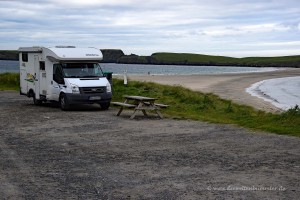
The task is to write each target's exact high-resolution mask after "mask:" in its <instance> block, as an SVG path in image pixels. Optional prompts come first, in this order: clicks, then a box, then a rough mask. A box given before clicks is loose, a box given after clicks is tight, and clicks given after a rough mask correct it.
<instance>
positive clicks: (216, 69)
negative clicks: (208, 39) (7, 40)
mask: <svg viewBox="0 0 300 200" xmlns="http://www.w3.org/2000/svg"><path fill="white" fill-rule="evenodd" d="M101 66H102V68H103V71H106V72H113V74H124V72H125V71H126V72H127V74H137V75H138V74H140V75H146V74H151V75H183V74H185V75H191V74H222V73H246V72H263V71H273V70H276V68H270V67H268V68H261V67H233V66H226V67H221V66H180V65H133V64H115V63H102V64H101ZM5 72H15V73H18V72H19V61H8V60H0V73H5Z"/></svg>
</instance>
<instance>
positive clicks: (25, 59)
mask: <svg viewBox="0 0 300 200" xmlns="http://www.w3.org/2000/svg"><path fill="white" fill-rule="evenodd" d="M22 61H23V62H28V53H22Z"/></svg>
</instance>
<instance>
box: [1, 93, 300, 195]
mask: <svg viewBox="0 0 300 200" xmlns="http://www.w3.org/2000/svg"><path fill="white" fill-rule="evenodd" d="M0 110H1V112H0V158H1V159H0V199H299V195H300V191H299V188H300V187H299V186H300V178H299V174H300V159H299V158H300V145H299V144H300V138H297V137H287V136H280V135H275V134H268V133H262V132H252V131H249V130H247V129H243V128H238V127H235V126H231V125H220V124H210V123H205V122H195V121H183V120H181V121H180V120H171V119H164V120H159V119H158V118H156V116H154V115H153V116H152V117H150V118H144V117H143V116H142V115H139V116H138V117H137V118H136V119H134V120H129V119H128V118H129V116H130V111H127V112H125V113H124V114H123V113H122V114H123V115H122V116H121V117H117V116H115V114H116V112H117V109H116V108H111V109H109V110H108V111H101V110H100V109H99V107H96V106H82V107H81V108H78V109H76V110H75V111H69V112H63V111H61V110H60V109H59V108H58V107H57V106H55V105H52V104H45V105H43V106H34V105H33V104H32V102H31V99H28V98H26V97H24V96H20V95H19V94H18V93H17V92H8V91H2V92H0Z"/></svg>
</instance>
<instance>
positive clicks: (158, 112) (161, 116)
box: [155, 110, 164, 119]
mask: <svg viewBox="0 0 300 200" xmlns="http://www.w3.org/2000/svg"><path fill="white" fill-rule="evenodd" d="M155 112H156V113H157V114H158V116H159V117H160V118H161V119H163V118H164V117H163V115H162V114H161V113H160V111H159V110H155Z"/></svg>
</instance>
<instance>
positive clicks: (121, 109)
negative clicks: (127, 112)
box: [117, 106, 124, 116]
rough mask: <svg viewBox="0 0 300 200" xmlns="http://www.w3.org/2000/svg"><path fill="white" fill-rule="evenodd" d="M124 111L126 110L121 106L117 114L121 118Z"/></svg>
mask: <svg viewBox="0 0 300 200" xmlns="http://www.w3.org/2000/svg"><path fill="white" fill-rule="evenodd" d="M123 109H124V108H123V106H121V108H120V110H119V112H118V113H117V116H120V114H121V112H122V111H123Z"/></svg>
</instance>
